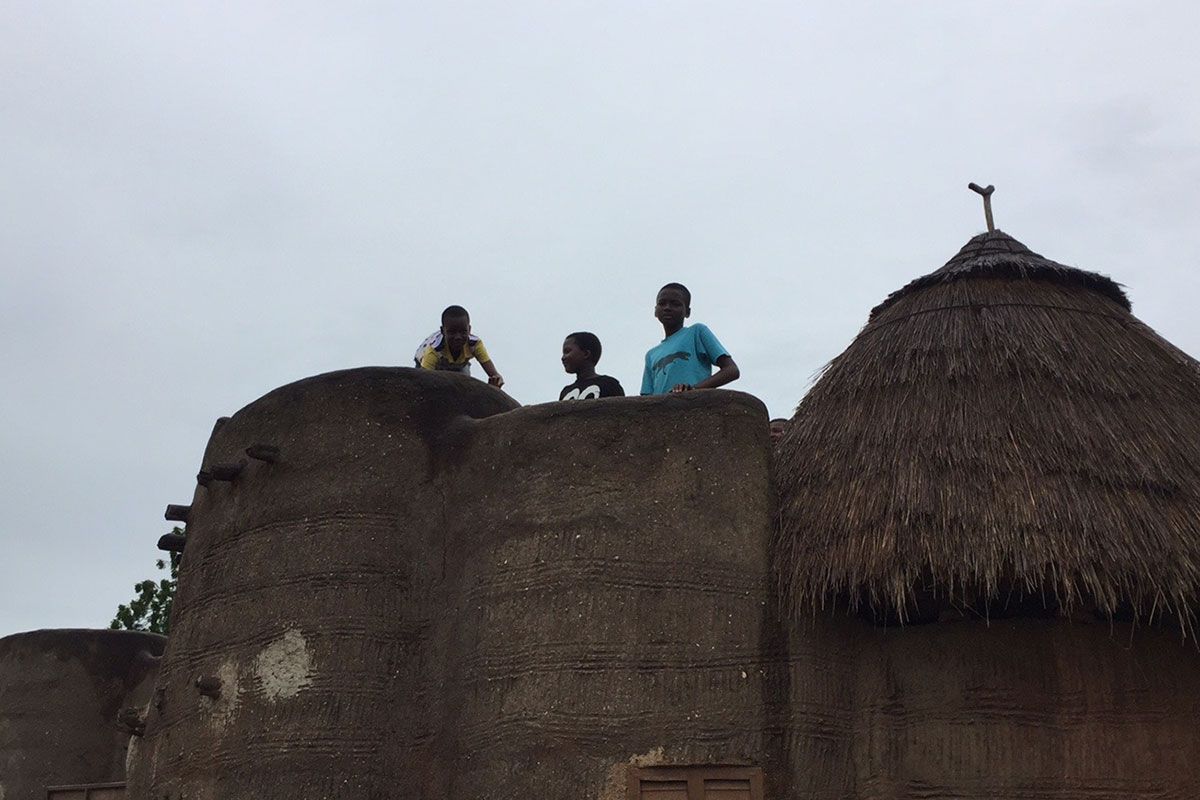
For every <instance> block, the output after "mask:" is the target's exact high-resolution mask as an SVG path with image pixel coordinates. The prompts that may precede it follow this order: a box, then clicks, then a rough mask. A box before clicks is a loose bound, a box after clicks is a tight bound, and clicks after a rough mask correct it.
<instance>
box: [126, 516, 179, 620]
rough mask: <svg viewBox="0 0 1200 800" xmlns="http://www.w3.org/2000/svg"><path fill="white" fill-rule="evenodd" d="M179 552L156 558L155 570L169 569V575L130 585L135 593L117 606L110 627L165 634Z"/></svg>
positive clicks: (169, 618)
mask: <svg viewBox="0 0 1200 800" xmlns="http://www.w3.org/2000/svg"><path fill="white" fill-rule="evenodd" d="M171 533H177V534H180V535H182V534H183V529H182V528H179V527H176V528H174V529H173V530H172V531H171ZM179 555H180V554H179V553H171V554H170V559H169V560H164V559H161V558H160V559H159V560H158V562H157V563H156V566H157V568H158V569H168V568H169V570H170V576H171V577H170V578H163V579H162V580H160V581H158V582H157V583H156V582H155V581H152V580H144V581H141V582H140V583H135V584H134V585H133V591H134V592H136V593H137V594H136V595H135V596H134V598H133V599H132V600H130V601H129V605H119V606H117V616H116V617H114V618H113V621H112V622H110V623H109V625H108V627H109V628H111V629H112V630H126V631H150V632H151V633H161V634H163V635H166V633H167V631H168V630H169V628H170V626H171V601H172V600H174V599H175V585H176V584H177V583H178V577H179Z"/></svg>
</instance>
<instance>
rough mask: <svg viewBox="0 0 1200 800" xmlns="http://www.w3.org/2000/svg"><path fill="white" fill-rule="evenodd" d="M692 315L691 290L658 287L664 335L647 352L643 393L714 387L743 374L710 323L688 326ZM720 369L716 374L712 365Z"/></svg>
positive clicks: (656, 310)
mask: <svg viewBox="0 0 1200 800" xmlns="http://www.w3.org/2000/svg"><path fill="white" fill-rule="evenodd" d="M691 315H692V293H691V292H689V291H688V290H687V287H686V286H684V285H683V284H682V283H668V284H667V285H666V286H664V287H663V288H661V289H659V290H658V297H657V299H656V300H655V303H654V316H655V317H656V318H657V319H658V321H659V322H661V323H662V326H663V333H664V334H665V338H664V339H663V340H662V341H661V342H660V343H659V344H657V345H655V346H654V347H652V348H650V350H649V352H647V353H646V367H645V369H644V370H643V372H642V394H668V393H669V394H677V393H679V392H690V391H691V390H692V389H715V388H717V387H718V386H724V385H725V384H727V383H730V382H731V381H736V380H737V379H738V377H739V376H740V375H741V371H740V370H739V369H738V365H737V364H735V363H734V361H733V357H732V356H730V355H729V351H728V350H726V349H725V347H724V346H723V345H722V344H721V343H720V342H719V341H718V340H717V337H716V336H714V335H713V332H712V331H710V330H709V329H708V326H707V325H703V324H701V323H699V322H697V323H695V324H693V325H687V326H685V325H684V324H683V321H684V320H685V319H687V318H688V317H690V316H691ZM714 365H715V366H716V368H717V372H716V374H713V371H712V368H713V366H714Z"/></svg>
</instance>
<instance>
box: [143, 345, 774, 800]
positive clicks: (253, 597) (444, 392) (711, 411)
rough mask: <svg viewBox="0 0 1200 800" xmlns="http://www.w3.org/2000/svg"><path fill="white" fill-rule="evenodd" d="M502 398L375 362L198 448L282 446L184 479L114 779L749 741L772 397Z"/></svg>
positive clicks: (278, 396) (393, 788)
mask: <svg viewBox="0 0 1200 800" xmlns="http://www.w3.org/2000/svg"><path fill="white" fill-rule="evenodd" d="M515 406H516V404H515V403H513V402H512V401H511V400H509V399H508V398H507V397H506V396H505V395H504V394H503V393H501V392H499V391H497V390H495V389H492V388H490V387H488V386H486V385H484V384H482V383H481V382H479V381H475V380H472V379H470V378H465V377H463V376H458V375H450V374H438V373H422V372H418V371H415V370H409V369H369V370H355V371H351V372H343V373H334V374H330V375H323V376H319V377H317V378H313V379H310V380H306V381H301V382H300V383H296V384H292V385H290V386H286V387H283V388H281V389H279V390H277V391H275V392H272V393H271V394H269V395H267V396H265V397H264V398H262V399H261V400H259V401H257V402H255V403H253V404H251V405H250V406H248V407H246V408H245V409H243V410H241V411H239V412H238V413H237V414H235V415H234V416H233V417H232V418H231V419H230V420H228V421H227V422H225V423H224V424H222V425H220V426H218V428H217V429H216V431H215V432H214V434H213V437H212V439H211V441H210V443H209V446H208V450H207V452H206V454H205V458H204V464H203V466H205V467H207V466H208V465H211V464H214V463H224V462H233V461H237V460H238V459H239V458H241V457H242V456H241V455H240V454H241V453H242V451H243V450H244V449H245V448H246V447H247V446H249V445H251V444H254V443H260V442H261V443H266V444H274V445H278V446H279V448H280V452H281V457H280V460H279V461H278V462H277V463H274V464H268V463H264V462H257V461H250V462H248V463H247V465H246V467H245V469H244V470H243V471H242V473H241V474H240V475H239V476H238V477H237V479H236V480H234V481H233V482H232V483H221V482H213V483H212V484H210V485H209V486H208V487H207V488H204V487H200V488H198V489H197V491H196V494H195V497H194V499H193V502H192V510H191V516H190V520H189V524H188V547H187V551H186V552H185V554H184V559H183V564H182V569H181V577H180V586H179V593H178V596H177V598H176V601H175V606H174V612H173V618H172V628H171V630H172V636H171V642H170V646H169V649H168V653H167V656H166V658H165V659H164V665H163V674H162V680H161V684H160V685H161V688H162V702H161V707H160V708H158V709H156V710H155V712H154V713H153V714H152V715H151V718H150V720H149V723H148V727H147V732H146V736H145V738H144V740H143V741H142V742H141V746H140V748H139V750H138V753H137V754H136V756H135V757H134V759H133V763H132V765H131V777H130V791H131V796H133V797H153V798H154V799H155V800H182V799H183V798H188V800H192V799H193V798H200V799H202V800H203V799H206V798H207V799H210V800H216V799H217V798H220V799H221V800H230V799H232V798H251V797H253V798H289V799H290V798H296V797H306V798H335V797H336V798H356V799H361V798H385V797H386V798H435V797H436V798H478V797H493V798H503V797H527V796H530V792H533V793H534V794H540V795H543V796H556V795H557V794H558V793H559V792H568V793H569V794H571V795H572V796H575V797H586V796H592V797H598V796H599V795H600V793H601V792H602V791H605V787H606V786H607V785H608V782H609V781H610V778H611V777H612V775H611V773H612V770H613V766H614V764H617V763H619V762H625V761H627V760H628V759H629V758H630V757H631V756H632V755H634V754H637V753H643V752H648V751H653V750H655V748H660V749H661V752H662V753H663V756H662V757H663V758H665V759H669V760H675V761H684V762H689V761H699V762H707V761H719V762H723V763H724V762H738V761H744V762H751V761H757V754H758V753H759V752H760V750H761V744H760V741H759V736H760V730H761V728H762V725H761V723H760V721H759V718H758V717H759V713H760V712H759V709H760V708H761V703H760V701H759V699H758V698H759V695H760V694H761V685H762V674H761V669H760V664H759V657H760V648H759V639H760V636H761V630H762V625H763V619H764V615H765V611H766V608H767V605H766V598H767V592H768V587H767V569H766V543H767V538H768V534H769V529H770V513H769V507H768V506H769V499H768V495H767V494H766V493H765V492H764V491H763V487H766V486H767V485H769V483H768V478H769V475H768V469H769V454H768V446H767V435H766V412H765V409H764V408H763V406H762V405H761V403H759V402H758V401H757V400H755V399H753V398H751V397H748V396H746V395H741V394H737V393H733V392H720V393H717V392H710V393H696V395H695V396H692V397H687V396H683V397H665V398H632V399H627V400H619V401H618V400H613V401H609V400H605V401H600V402H594V403H576V404H549V405H543V406H535V407H531V408H516V407H515ZM502 412H503V413H502ZM197 678H215V679H217V680H219V682H220V689H219V694H218V695H217V696H215V697H212V696H204V695H201V694H200V693H199V692H198V691H197V689H196V686H195V682H196V680H197ZM208 683H209V684H211V683H212V682H211V681H209V682H208Z"/></svg>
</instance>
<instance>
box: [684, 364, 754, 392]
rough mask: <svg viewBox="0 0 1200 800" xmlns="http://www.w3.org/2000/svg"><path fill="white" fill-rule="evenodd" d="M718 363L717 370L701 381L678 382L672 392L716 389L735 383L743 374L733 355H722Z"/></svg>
mask: <svg viewBox="0 0 1200 800" xmlns="http://www.w3.org/2000/svg"><path fill="white" fill-rule="evenodd" d="M716 365H717V371H716V372H714V373H713V374H712V375H709V376H708V377H707V378H705V379H704V380H702V381H699V382H698V383H697V384H696V385H695V386H688V385H687V384H686V383H678V384H676V385H675V386H674V387H673V388H672V389H671V393H672V394H678V393H679V392H690V391H691V390H692V389H716V388H717V387H718V386H724V385H725V384H727V383H733V382H734V381H736V380H737V379H738V378H740V377H741V376H742V371H741V370H740V369H738V365H737V364H736V363H735V362H734V360H733V356H731V355H728V354H726V355H723V356H721V357H720V358H718V359H717V360H716Z"/></svg>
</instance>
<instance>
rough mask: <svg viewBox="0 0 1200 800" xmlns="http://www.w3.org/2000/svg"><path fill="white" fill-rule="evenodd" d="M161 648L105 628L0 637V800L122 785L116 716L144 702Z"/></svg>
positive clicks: (121, 738)
mask: <svg viewBox="0 0 1200 800" xmlns="http://www.w3.org/2000/svg"><path fill="white" fill-rule="evenodd" d="M165 644H166V639H165V638H164V637H162V636H158V635H156V634H152V633H141V632H134V631H105V630H42V631H31V632H29V633H18V634H15V635H12V636H6V637H4V638H3V639H0V799H2V800H26V799H27V798H28V799H29V800H44V798H45V797H46V787H47V786H58V785H66V784H83V783H109V782H116V781H121V780H124V778H125V756H126V745H127V742H128V741H129V734H127V733H123V732H122V731H121V730H120V729H119V728H118V724H117V716H118V714H119V712H120V711H121V709H122V708H126V707H141V706H144V705H145V704H147V703H148V702H149V701H150V696H151V692H152V690H153V687H154V677H155V674H156V672H157V669H158V664H157V662H156V660H155V658H154V657H155V656H158V655H160V654H161V653H162V651H163V646H164V645H165ZM143 713H144V712H143Z"/></svg>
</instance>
